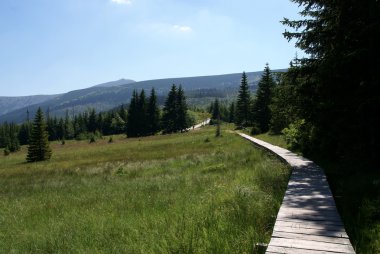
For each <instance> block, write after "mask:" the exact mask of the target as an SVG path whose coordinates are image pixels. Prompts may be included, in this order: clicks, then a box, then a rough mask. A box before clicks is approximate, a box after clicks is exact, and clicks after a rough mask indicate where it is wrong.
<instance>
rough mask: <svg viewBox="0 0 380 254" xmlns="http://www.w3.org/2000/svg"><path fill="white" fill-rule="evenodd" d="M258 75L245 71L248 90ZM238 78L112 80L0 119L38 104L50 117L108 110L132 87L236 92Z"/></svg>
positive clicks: (18, 116) (10, 118)
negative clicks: (109, 83)
mask: <svg viewBox="0 0 380 254" xmlns="http://www.w3.org/2000/svg"><path fill="white" fill-rule="evenodd" d="M276 71H277V72H282V71H285V70H275V72H276ZM261 74H262V72H261V71H259V72H249V73H247V76H248V80H249V83H250V86H251V89H252V90H255V88H256V85H257V82H258V80H259V79H260V77H261ZM240 79H241V73H234V74H225V75H215V76H201V77H186V78H168V79H157V80H147V81H140V82H131V81H130V80H121V81H122V82H125V84H124V85H120V84H121V83H122V82H120V81H115V82H119V83H118V84H117V85H115V86H109V85H105V86H104V84H103V85H98V86H93V87H90V88H87V89H81V90H76V91H71V92H68V93H65V94H62V95H59V96H56V97H54V98H53V99H51V100H47V101H44V102H42V103H38V104H35V105H31V106H26V107H23V108H19V109H17V110H14V111H9V110H8V113H6V114H3V115H1V116H0V122H4V121H13V122H17V123H19V122H22V121H24V120H25V118H26V111H27V110H28V111H29V112H30V114H31V115H33V114H34V113H35V112H36V110H37V108H38V107H41V108H42V109H43V110H44V111H49V114H50V115H51V116H53V115H54V116H63V115H64V114H65V113H66V112H69V114H76V113H78V112H82V111H84V110H86V109H88V108H95V109H96V110H97V111H104V110H109V109H112V108H114V107H116V106H118V105H120V104H126V103H128V102H129V100H130V98H131V95H132V92H133V90H134V89H138V90H140V89H145V90H150V89H151V88H152V87H154V88H155V89H156V92H157V95H158V96H159V97H160V96H161V97H162V96H165V95H166V94H167V93H168V91H169V89H170V87H171V85H172V84H177V85H179V84H181V85H182V87H183V88H184V89H185V91H186V93H187V94H191V95H192V97H194V98H196V97H199V96H202V91H204V90H205V91H206V92H210V91H213V93H215V91H218V90H224V91H227V92H228V93H233V92H234V91H235V92H236V90H237V88H238V87H239V84H240ZM106 84H107V83H106ZM147 92H148V91H147ZM225 94H226V92H225V93H224V95H220V97H223V96H225ZM195 101H197V100H195ZM197 102H198V101H197ZM190 103H191V100H190Z"/></svg>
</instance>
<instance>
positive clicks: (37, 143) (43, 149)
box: [26, 108, 52, 162]
mask: <svg viewBox="0 0 380 254" xmlns="http://www.w3.org/2000/svg"><path fill="white" fill-rule="evenodd" d="M48 138H49V136H48V132H47V130H46V123H45V120H44V115H43V112H42V110H41V108H38V110H37V113H36V116H35V118H34V122H33V127H32V132H31V136H30V140H29V146H28V155H27V158H26V160H27V162H36V161H43V160H49V159H50V157H51V154H52V152H51V149H50V146H49V140H48Z"/></svg>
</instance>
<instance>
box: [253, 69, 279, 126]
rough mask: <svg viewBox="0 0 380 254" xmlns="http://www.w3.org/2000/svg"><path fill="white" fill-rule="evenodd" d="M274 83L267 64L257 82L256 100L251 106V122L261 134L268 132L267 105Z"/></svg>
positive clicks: (270, 98) (269, 117)
mask: <svg viewBox="0 0 380 254" xmlns="http://www.w3.org/2000/svg"><path fill="white" fill-rule="evenodd" d="M274 86H275V82H274V80H273V77H272V74H271V72H270V69H269V65H268V64H267V65H266V66H265V69H264V73H263V75H262V77H261V79H260V81H259V85H258V88H257V92H256V98H255V100H254V102H253V106H252V122H253V124H254V125H255V126H256V127H258V128H259V130H260V131H261V132H267V131H268V130H269V123H270V119H271V112H270V108H269V105H270V103H271V100H272V94H273V89H274Z"/></svg>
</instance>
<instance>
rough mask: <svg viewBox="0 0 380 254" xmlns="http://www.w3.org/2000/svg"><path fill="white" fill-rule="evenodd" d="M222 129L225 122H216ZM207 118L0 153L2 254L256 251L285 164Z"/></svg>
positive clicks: (266, 231) (267, 230) (267, 231)
mask: <svg viewBox="0 0 380 254" xmlns="http://www.w3.org/2000/svg"><path fill="white" fill-rule="evenodd" d="M222 129H223V130H225V129H226V127H223V128H222ZM214 133H215V130H214V128H213V127H207V128H204V129H202V130H197V131H194V132H190V133H185V134H175V135H166V136H155V137H147V138H141V139H125V137H123V136H115V137H114V138H113V140H114V143H111V144H108V143H107V141H108V138H105V139H104V140H98V141H97V142H96V143H93V144H89V143H88V142H86V141H67V142H66V144H65V145H63V146H62V145H60V144H58V143H53V144H52V148H53V157H52V159H51V161H49V162H42V163H34V164H27V163H25V147H23V148H22V151H21V152H18V153H16V154H12V155H10V156H8V157H3V156H2V155H1V156H0V229H1V230H0V252H2V253H53V252H54V253H254V251H255V250H254V244H255V243H257V242H268V241H269V239H270V235H271V230H272V227H273V224H274V221H275V216H276V214H277V211H278V209H279V206H280V203H281V200H282V197H283V194H284V191H285V188H286V185H287V181H288V177H289V173H290V171H289V168H288V167H287V166H285V165H284V164H282V163H280V162H279V161H278V160H277V159H276V158H274V157H272V156H270V155H268V154H266V153H265V152H264V151H261V150H260V149H255V147H254V146H252V145H251V144H250V143H249V142H247V141H244V140H243V139H242V138H240V137H238V136H236V135H235V134H233V133H231V132H229V131H228V130H226V131H223V133H222V134H223V136H222V137H220V138H215V137H214Z"/></svg>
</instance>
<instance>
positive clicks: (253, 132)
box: [251, 125, 261, 135]
mask: <svg viewBox="0 0 380 254" xmlns="http://www.w3.org/2000/svg"><path fill="white" fill-rule="evenodd" d="M260 133H261V130H260V128H259V127H257V125H254V126H253V127H252V129H251V135H257V134H260Z"/></svg>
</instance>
